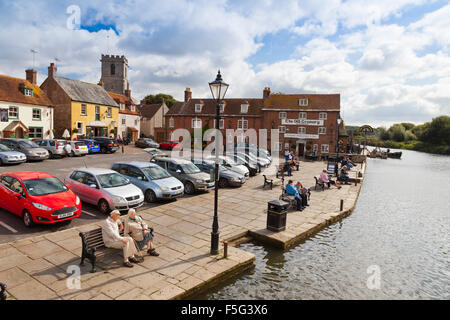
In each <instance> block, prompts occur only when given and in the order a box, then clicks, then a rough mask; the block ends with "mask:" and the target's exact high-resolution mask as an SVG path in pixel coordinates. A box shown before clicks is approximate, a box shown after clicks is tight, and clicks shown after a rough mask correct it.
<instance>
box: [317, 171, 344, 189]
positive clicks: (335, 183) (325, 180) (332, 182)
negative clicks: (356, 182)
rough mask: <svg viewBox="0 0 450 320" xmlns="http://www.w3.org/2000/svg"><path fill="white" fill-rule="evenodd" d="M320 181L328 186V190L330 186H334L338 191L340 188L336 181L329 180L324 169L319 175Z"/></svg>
mask: <svg viewBox="0 0 450 320" xmlns="http://www.w3.org/2000/svg"><path fill="white" fill-rule="evenodd" d="M320 181H322V182H323V183H326V184H328V188H330V185H334V186H335V187H336V188H338V189H340V188H342V187H341V186H340V185H339V183H338V182H337V181H334V180H331V179H330V177H328V173H327V170H325V169H324V170H323V171H322V173H321V174H320Z"/></svg>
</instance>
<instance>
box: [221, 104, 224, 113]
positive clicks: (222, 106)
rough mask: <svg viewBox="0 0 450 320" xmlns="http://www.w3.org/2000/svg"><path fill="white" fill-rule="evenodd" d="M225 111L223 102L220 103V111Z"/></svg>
mask: <svg viewBox="0 0 450 320" xmlns="http://www.w3.org/2000/svg"><path fill="white" fill-rule="evenodd" d="M224 111H225V103H221V104H220V113H223V112H224Z"/></svg>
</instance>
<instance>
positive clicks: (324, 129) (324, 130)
mask: <svg viewBox="0 0 450 320" xmlns="http://www.w3.org/2000/svg"><path fill="white" fill-rule="evenodd" d="M326 133H327V128H325V127H319V134H326Z"/></svg>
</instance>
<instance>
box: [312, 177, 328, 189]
mask: <svg viewBox="0 0 450 320" xmlns="http://www.w3.org/2000/svg"><path fill="white" fill-rule="evenodd" d="M314 179H315V180H316V185H315V186H314V190H317V187H319V188H322V191H324V190H325V183H323V182H322V181H321V180H320V179H317V177H314ZM327 187H328V185H327Z"/></svg>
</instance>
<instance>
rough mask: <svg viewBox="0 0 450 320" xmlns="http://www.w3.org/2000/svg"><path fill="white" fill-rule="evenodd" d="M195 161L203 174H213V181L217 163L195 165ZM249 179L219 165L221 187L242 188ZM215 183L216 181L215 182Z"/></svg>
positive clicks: (209, 162) (206, 161)
mask: <svg viewBox="0 0 450 320" xmlns="http://www.w3.org/2000/svg"><path fill="white" fill-rule="evenodd" d="M194 161H195V160H194V159H193V160H192V162H193V163H194V164H195V165H196V166H197V167H198V168H199V169H200V170H201V171H203V172H205V173H208V174H212V176H211V177H212V179H214V170H215V167H216V163H215V161H212V160H203V161H202V162H200V163H195V162H194ZM246 180H247V179H246V178H245V176H244V175H243V174H240V173H237V172H235V171H232V170H230V169H229V168H227V167H225V166H224V165H222V164H219V187H220V188H225V187H240V186H242V185H243V184H244V183H245V181H246ZM213 181H214V180H213Z"/></svg>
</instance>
